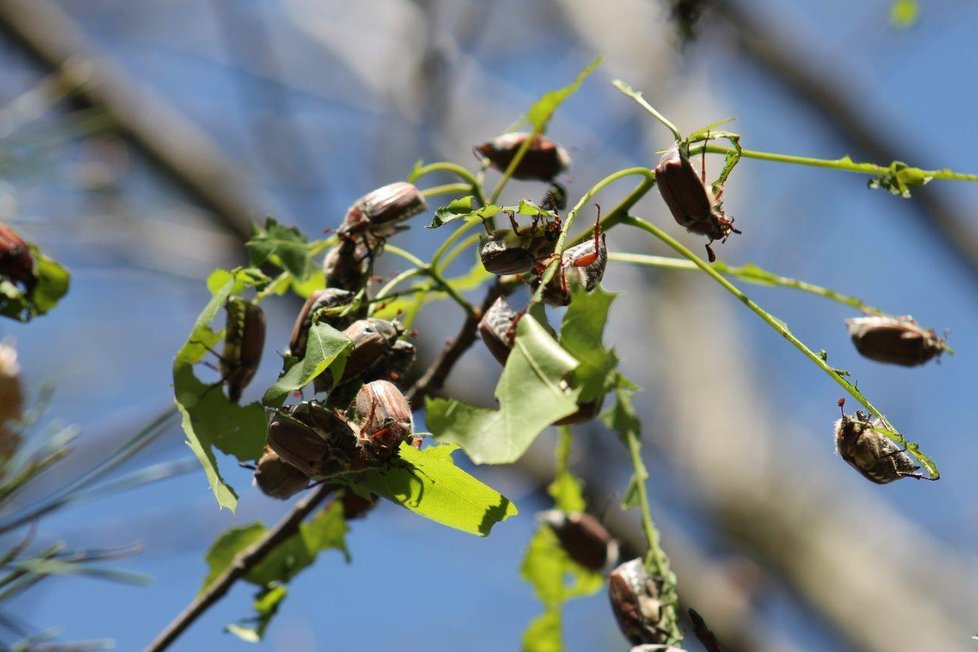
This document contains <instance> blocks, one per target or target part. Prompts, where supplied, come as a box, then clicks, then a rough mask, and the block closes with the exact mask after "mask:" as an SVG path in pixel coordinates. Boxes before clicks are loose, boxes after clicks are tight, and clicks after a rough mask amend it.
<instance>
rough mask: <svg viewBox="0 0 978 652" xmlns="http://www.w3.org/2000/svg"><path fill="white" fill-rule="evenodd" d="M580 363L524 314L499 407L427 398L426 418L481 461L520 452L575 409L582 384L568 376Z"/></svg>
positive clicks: (506, 459)
mask: <svg viewBox="0 0 978 652" xmlns="http://www.w3.org/2000/svg"><path fill="white" fill-rule="evenodd" d="M577 366H578V362H577V360H575V359H574V357H573V356H571V355H570V354H569V353H567V351H565V350H564V349H562V348H561V347H560V345H559V344H558V343H557V341H556V340H554V339H553V337H551V335H550V334H549V333H548V332H547V331H546V330H545V329H544V327H543V326H541V325H540V323H539V322H538V321H537V320H535V319H521V320H520V321H519V324H518V326H517V327H516V339H515V340H514V342H513V351H512V353H510V355H509V359H508V360H507V361H506V368H505V369H503V374H502V376H501V377H500V379H499V384H498V385H497V386H496V398H497V399H498V400H499V410H490V409H486V408H478V407H473V406H471V405H466V404H465V403H462V402H461V401H456V400H444V399H429V400H428V401H427V402H426V405H427V413H426V417H425V418H426V421H427V423H428V426H429V427H430V428H431V430H432V432H433V433H434V435H435V438H436V439H438V440H439V441H442V442H452V443H456V444H459V445H460V446H461V447H462V448H463V449H464V450H465V452H466V453H467V454H468V455H469V457H471V458H472V460H473V461H474V462H476V463H477V464H507V463H510V462H513V461H515V460H517V459H519V458H520V456H522V455H523V453H524V452H525V451H526V449H527V448H528V447H529V445H530V444H531V443H533V440H534V439H536V437H537V435H539V434H540V432H542V431H543V429H544V428H546V427H547V426H549V425H550V424H552V423H553V422H554V421H557V420H559V419H561V418H563V417H565V416H567V415H569V414H572V413H574V412H576V411H577V409H578V406H577V403H578V398H579V396H580V389H573V388H571V387H570V385H569V384H568V382H567V378H568V377H569V376H570V374H571V372H573V371H574V369H575V368H576V367H577Z"/></svg>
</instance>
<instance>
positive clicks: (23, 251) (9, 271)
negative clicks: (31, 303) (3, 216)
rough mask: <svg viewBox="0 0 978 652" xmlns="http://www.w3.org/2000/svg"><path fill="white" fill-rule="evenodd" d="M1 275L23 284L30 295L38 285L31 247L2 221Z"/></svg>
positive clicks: (0, 226)
mask: <svg viewBox="0 0 978 652" xmlns="http://www.w3.org/2000/svg"><path fill="white" fill-rule="evenodd" d="M0 276H3V277H5V278H7V279H9V280H10V282H11V283H14V284H17V283H19V284H20V285H22V286H23V288H24V291H25V292H26V294H27V295H28V296H30V295H31V293H32V292H33V291H34V287H35V286H36V285H37V277H36V275H35V272H34V258H33V256H31V251H30V247H29V246H28V245H27V243H26V242H24V240H23V239H22V238H21V237H20V236H19V235H17V233H16V232H15V231H14V230H13V229H11V228H10V227H9V226H7V225H6V224H4V223H3V222H0Z"/></svg>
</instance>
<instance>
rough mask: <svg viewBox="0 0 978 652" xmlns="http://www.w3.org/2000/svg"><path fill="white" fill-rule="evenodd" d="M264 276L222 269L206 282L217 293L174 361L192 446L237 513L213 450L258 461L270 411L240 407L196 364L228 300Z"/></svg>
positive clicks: (222, 500)
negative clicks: (204, 377)
mask: <svg viewBox="0 0 978 652" xmlns="http://www.w3.org/2000/svg"><path fill="white" fill-rule="evenodd" d="M260 278H262V275H261V274H260V273H259V272H257V271H256V270H251V269H238V270H234V271H233V272H229V271H227V270H217V271H215V272H214V273H212V274H211V275H210V277H209V278H208V279H207V285H208V288H210V290H211V292H212V293H213V295H212V296H211V300H210V301H209V302H208V303H207V305H206V306H204V309H203V310H202V311H201V313H200V315H199V316H198V317H197V321H196V322H195V323H194V326H193V328H192V329H191V331H190V335H189V336H188V337H187V341H186V342H184V344H183V346H181V347H180V349H179V350H178V351H177V354H176V357H175V358H174V360H173V395H174V400H175V402H176V404H177V408H178V409H179V410H180V414H181V416H182V425H183V431H184V433H185V434H186V435H187V445H189V446H190V449H191V450H192V451H193V452H194V455H195V456H196V457H197V459H198V460H199V461H200V464H201V466H202V467H203V468H204V472H205V473H206V474H207V480H208V482H209V483H210V486H211V490H212V491H213V492H214V495H215V497H216V498H217V502H218V504H219V505H220V506H221V507H226V508H227V509H230V510H231V511H234V508H235V506H236V505H237V494H235V492H234V490H233V489H232V488H231V486H230V485H229V484H227V482H225V480H224V479H223V478H222V477H221V473H220V470H219V469H218V465H217V459H216V458H215V456H214V451H213V448H214V447H217V448H218V449H219V450H221V451H223V452H225V453H229V454H232V455H234V456H235V457H237V458H238V459H239V460H241V461H246V460H254V459H257V458H258V456H259V455H260V454H261V450H262V447H263V445H264V439H265V413H264V410H263V409H262V408H261V406H260V405H258V404H257V403H252V404H250V405H246V406H239V405H237V404H235V403H232V402H231V401H229V400H228V399H227V397H225V395H224V392H223V391H222V390H221V388H220V387H215V386H214V385H213V384H208V383H204V382H203V381H201V380H200V379H199V378H197V376H196V374H195V373H194V369H193V365H194V364H195V363H196V362H198V361H199V360H200V359H201V358H202V357H203V356H204V355H205V354H206V352H207V349H206V348H205V346H204V344H205V343H207V345H208V346H210V345H211V344H213V343H214V341H215V337H214V331H213V330H212V329H211V327H210V324H211V322H212V321H214V318H215V317H216V315H217V312H218V310H220V309H221V307H222V306H223V305H224V303H225V302H226V301H227V298H228V296H230V295H231V294H237V293H240V292H242V291H243V290H244V289H245V288H246V287H247V286H249V285H254V284H255V283H256V281H257V279H260Z"/></svg>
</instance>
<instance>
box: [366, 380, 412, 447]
mask: <svg viewBox="0 0 978 652" xmlns="http://www.w3.org/2000/svg"><path fill="white" fill-rule="evenodd" d="M356 413H357V416H358V417H359V433H358V435H357V437H358V440H359V445H360V448H361V450H362V451H363V453H364V457H365V458H366V459H367V461H368V462H373V463H383V462H386V461H388V460H390V459H391V458H392V457H394V456H396V455H397V448H398V446H399V445H400V443H401V442H402V441H408V440H410V439H411V437H412V435H413V433H414V420H413V418H412V416H411V406H410V405H409V404H408V402H407V399H406V398H405V397H404V394H402V393H401V390H399V389H398V388H397V387H395V386H394V384H393V383H390V382H388V381H386V380H375V381H373V382H372V383H367V384H366V385H364V386H363V387H361V388H360V391H359V392H358V393H357V398H356ZM416 443H418V444H419V443H420V441H418V442H416Z"/></svg>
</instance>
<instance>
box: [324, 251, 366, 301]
mask: <svg viewBox="0 0 978 652" xmlns="http://www.w3.org/2000/svg"><path fill="white" fill-rule="evenodd" d="M370 256H371V253H370V249H368V248H367V246H366V245H365V244H363V243H358V242H356V241H354V240H340V243H339V244H338V245H336V246H335V247H333V248H332V249H330V250H329V251H328V252H327V253H326V257H325V258H324V259H323V274H324V275H325V276H326V286H327V287H329V288H336V289H340V290H348V291H350V292H356V291H358V290H359V289H360V288H362V287H363V285H364V284H365V283H366V282H367V278H368V277H369V275H370Z"/></svg>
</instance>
